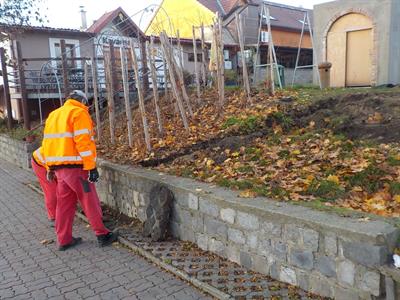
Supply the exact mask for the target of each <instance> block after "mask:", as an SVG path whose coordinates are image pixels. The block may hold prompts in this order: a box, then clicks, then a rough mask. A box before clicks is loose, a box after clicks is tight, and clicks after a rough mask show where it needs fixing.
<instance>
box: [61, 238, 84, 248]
mask: <svg viewBox="0 0 400 300" xmlns="http://www.w3.org/2000/svg"><path fill="white" fill-rule="evenodd" d="M80 243H82V238H80V237H77V238H74V237H73V238H72V241H71V242H70V243H69V244H66V245H62V246H60V247H58V250H60V251H65V250H67V249H69V248H72V247H74V246H76V245H79V244H80Z"/></svg>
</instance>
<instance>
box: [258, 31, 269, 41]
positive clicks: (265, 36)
mask: <svg viewBox="0 0 400 300" xmlns="http://www.w3.org/2000/svg"><path fill="white" fill-rule="evenodd" d="M260 40H261V42H262V43H268V42H269V32H268V31H261V36H260Z"/></svg>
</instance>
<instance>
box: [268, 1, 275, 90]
mask: <svg viewBox="0 0 400 300" xmlns="http://www.w3.org/2000/svg"><path fill="white" fill-rule="evenodd" d="M270 20H271V17H270V14H269V8H267V24H268V35H269V39H268V41H269V42H268V54H269V55H268V56H269V64H270V70H271V78H270V79H271V94H272V95H275V79H274V58H273V52H272V47H273V44H272V43H271V42H270V41H272V31H271V22H270Z"/></svg>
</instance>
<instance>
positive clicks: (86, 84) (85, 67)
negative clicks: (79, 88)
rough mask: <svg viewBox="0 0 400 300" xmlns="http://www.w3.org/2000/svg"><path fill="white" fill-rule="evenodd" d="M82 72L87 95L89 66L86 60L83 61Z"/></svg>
mask: <svg viewBox="0 0 400 300" xmlns="http://www.w3.org/2000/svg"><path fill="white" fill-rule="evenodd" d="M83 72H84V76H85V77H84V80H85V95H86V97H89V66H88V64H87V62H86V60H84V61H83Z"/></svg>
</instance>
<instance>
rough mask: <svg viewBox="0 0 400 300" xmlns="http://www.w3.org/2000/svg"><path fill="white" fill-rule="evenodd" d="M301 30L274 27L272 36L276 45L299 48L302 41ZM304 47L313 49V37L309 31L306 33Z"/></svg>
mask: <svg viewBox="0 0 400 300" xmlns="http://www.w3.org/2000/svg"><path fill="white" fill-rule="evenodd" d="M300 37H301V33H300V32H293V31H286V30H284V29H278V28H273V29H272V38H273V42H274V45H275V47H291V48H298V47H299V43H300ZM301 47H302V48H307V49H312V44H311V37H310V34H309V33H304V37H303V43H302V44H301Z"/></svg>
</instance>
